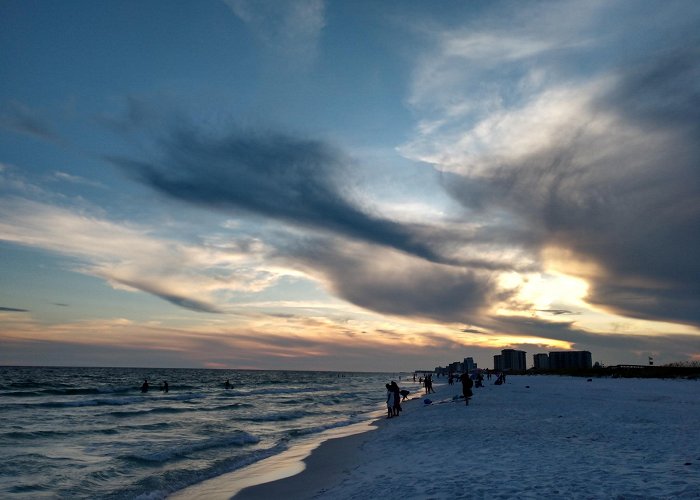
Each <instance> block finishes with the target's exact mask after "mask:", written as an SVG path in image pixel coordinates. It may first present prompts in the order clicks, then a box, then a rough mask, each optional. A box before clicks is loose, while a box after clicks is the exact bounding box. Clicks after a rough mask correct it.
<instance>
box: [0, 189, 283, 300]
mask: <svg viewBox="0 0 700 500" xmlns="http://www.w3.org/2000/svg"><path fill="white" fill-rule="evenodd" d="M0 211H2V212H3V213H4V214H5V215H4V217H3V219H2V220H0V240H4V241H9V242H12V243H16V244H20V245H27V246H32V247H37V248H43V249H46V250H49V251H52V252H57V253H60V254H63V255H67V256H70V257H74V258H76V259H78V260H79V261H80V262H81V263H80V264H76V265H75V270H77V271H80V272H83V273H86V274H90V275H93V276H98V277H100V278H103V279H105V280H107V281H108V282H110V283H111V284H112V285H113V286H115V287H118V288H122V289H126V290H141V291H143V292H146V293H149V294H152V295H155V296H157V297H159V298H161V299H163V300H166V301H168V302H170V303H172V304H174V305H176V306H179V307H184V308H187V309H190V310H193V311H199V312H221V311H222V310H223V309H222V306H221V305H220V297H219V295H220V294H230V293H236V292H245V293H251V292H255V291H260V290H263V289H265V288H267V287H268V286H270V285H272V284H273V283H275V282H276V280H277V279H279V277H280V276H281V275H282V274H280V273H283V271H281V269H279V268H277V269H274V270H272V269H266V268H265V267H264V266H263V265H262V264H261V260H260V259H261V254H260V252H264V251H265V250H264V249H262V248H260V245H254V244H249V243H248V242H246V241H239V242H236V241H235V240H234V241H228V242H227V244H226V245H224V246H220V245H218V244H216V243H215V242H212V243H207V242H199V243H198V244H187V243H183V242H178V241H173V240H168V239H165V238H159V237H156V236H154V235H153V234H151V233H152V231H149V230H146V229H145V228H143V227H140V226H137V225H135V224H128V225H127V224H123V225H122V224H117V223H115V222H112V221H109V220H104V219H99V218H95V217H93V216H87V215H85V214H82V213H79V212H74V211H71V210H68V209H65V208H60V207H56V206H52V205H47V204H42V203H37V202H32V201H28V200H25V199H21V198H17V199H14V198H8V199H4V200H1V201H0Z"/></svg>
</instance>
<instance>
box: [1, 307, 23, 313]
mask: <svg viewBox="0 0 700 500" xmlns="http://www.w3.org/2000/svg"><path fill="white" fill-rule="evenodd" d="M0 311H4V312H29V310H28V309H17V308H15V307H0Z"/></svg>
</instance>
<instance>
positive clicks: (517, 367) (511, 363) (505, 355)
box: [493, 349, 527, 372]
mask: <svg viewBox="0 0 700 500" xmlns="http://www.w3.org/2000/svg"><path fill="white" fill-rule="evenodd" d="M525 354H526V352H525V351H517V350H515V349H503V350H502V351H501V354H497V355H496V356H494V357H493V369H494V370H496V371H515V372H520V371H525V370H526V369H527V366H526V362H525Z"/></svg>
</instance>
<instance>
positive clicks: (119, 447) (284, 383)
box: [0, 367, 412, 499]
mask: <svg viewBox="0 0 700 500" xmlns="http://www.w3.org/2000/svg"><path fill="white" fill-rule="evenodd" d="M398 377H399V376H398V375H396V374H385V373H343V372H311V371H254V370H206V369H143V368H63V367H60V368H59V367H0V497H1V498H115V499H116V498H143V499H145V498H149V499H154V498H164V497H166V496H167V495H168V494H170V493H173V492H175V491H178V490H180V489H183V488H185V487H187V486H190V485H193V484H197V483H199V482H202V481H204V480H207V479H210V478H213V477H216V476H218V475H221V474H225V473H227V472H231V471H234V470H237V469H240V468H242V467H245V466H247V465H250V464H252V463H254V462H257V461H259V460H262V459H264V458H267V457H270V456H272V455H276V454H279V453H281V452H283V451H285V450H287V449H288V448H290V447H291V446H294V444H295V443H296V442H299V441H300V440H302V439H308V438H309V436H313V435H317V434H320V433H321V432H323V431H325V430H327V429H331V428H335V427H342V426H348V425H351V424H356V423H359V422H362V421H367V420H370V419H373V418H376V417H377V416H378V415H379V414H382V413H380V412H383V411H384V401H385V394H386V391H385V388H384V384H385V383H387V382H388V381H390V380H392V379H394V380H398ZM146 379H147V380H148V381H149V385H150V389H149V391H148V392H147V393H142V392H141V385H142V383H143V381H144V380H146ZM227 379H228V380H230V383H231V384H232V385H233V388H231V389H226V388H225V387H224V384H225V381H226V380H227ZM404 379H405V377H404ZM164 381H167V382H168V386H169V392H167V393H166V392H164V391H161V390H160V389H159V385H161V384H162V383H163V382H164ZM411 381H412V379H411Z"/></svg>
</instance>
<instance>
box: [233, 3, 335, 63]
mask: <svg viewBox="0 0 700 500" xmlns="http://www.w3.org/2000/svg"><path fill="white" fill-rule="evenodd" d="M224 2H225V3H226V5H228V6H229V8H230V9H231V10H232V11H233V13H234V14H235V15H236V16H237V17H238V18H239V19H241V20H242V21H243V22H244V23H246V24H247V25H248V26H250V28H251V29H252V30H253V32H254V34H255V36H256V37H257V39H258V40H260V41H261V42H262V43H263V44H264V46H265V47H267V48H268V49H269V50H271V51H273V52H274V53H276V54H279V55H281V56H283V57H284V58H286V57H290V58H292V59H293V62H294V64H295V65H300V64H301V66H305V65H307V64H310V63H312V62H313V61H314V59H315V58H316V54H317V51H318V42H319V38H320V35H321V30H322V29H323V27H324V26H325V4H324V2H323V0H299V1H294V2H278V1H275V0H262V1H261V0H255V1H251V0H224Z"/></svg>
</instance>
